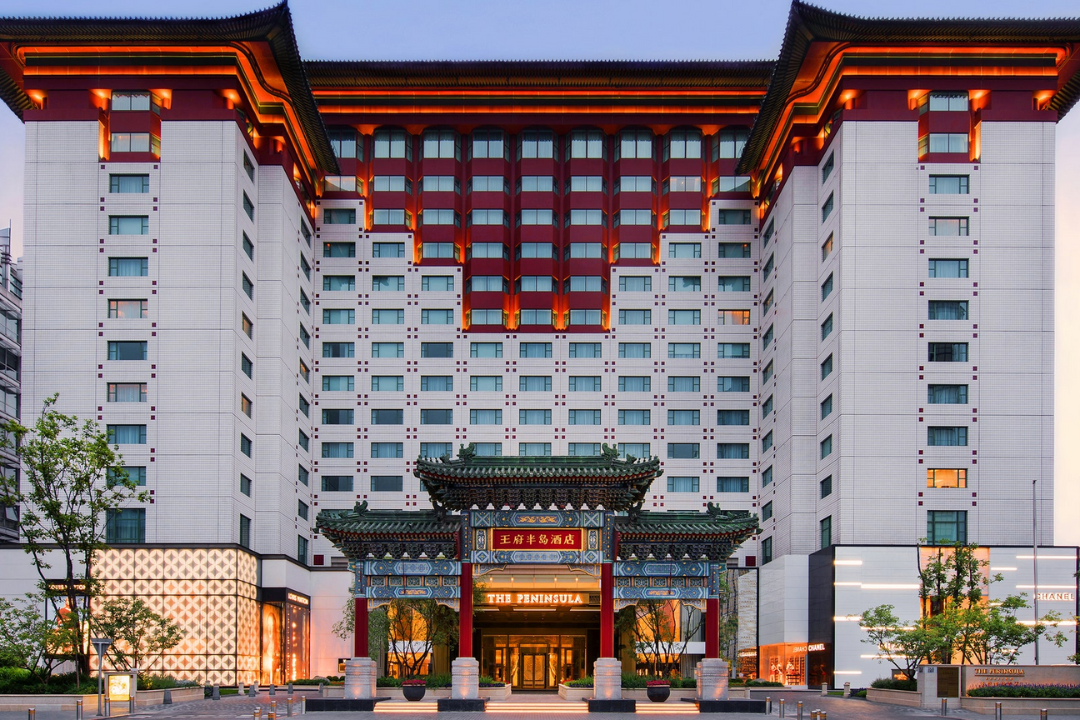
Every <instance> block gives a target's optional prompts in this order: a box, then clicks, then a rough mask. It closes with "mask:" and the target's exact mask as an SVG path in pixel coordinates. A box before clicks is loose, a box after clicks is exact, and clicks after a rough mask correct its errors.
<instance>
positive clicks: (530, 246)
mask: <svg viewBox="0 0 1080 720" xmlns="http://www.w3.org/2000/svg"><path fill="white" fill-rule="evenodd" d="M516 257H517V259H518V260H520V259H521V258H529V259H531V258H540V259H542V260H557V259H558V257H559V256H558V254H557V253H556V252H555V246H554V245H552V244H551V243H521V244H520V245H518V249H517V253H516Z"/></svg>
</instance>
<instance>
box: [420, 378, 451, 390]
mask: <svg viewBox="0 0 1080 720" xmlns="http://www.w3.org/2000/svg"><path fill="white" fill-rule="evenodd" d="M420 391H421V392H453V391H454V376H453V375H422V376H421V377H420Z"/></svg>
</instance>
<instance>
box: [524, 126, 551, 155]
mask: <svg viewBox="0 0 1080 720" xmlns="http://www.w3.org/2000/svg"><path fill="white" fill-rule="evenodd" d="M518 156H519V157H521V158H554V157H555V135H554V134H553V133H552V132H551V131H550V130H526V131H525V132H523V133H521V135H520V136H519V140H518Z"/></svg>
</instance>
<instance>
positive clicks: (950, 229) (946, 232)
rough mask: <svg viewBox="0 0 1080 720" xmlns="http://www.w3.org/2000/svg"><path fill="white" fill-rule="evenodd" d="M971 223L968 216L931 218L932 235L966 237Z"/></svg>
mask: <svg viewBox="0 0 1080 720" xmlns="http://www.w3.org/2000/svg"><path fill="white" fill-rule="evenodd" d="M968 230H969V224H968V218H966V217H932V218H930V235H931V236H939V237H966V236H967V235H968Z"/></svg>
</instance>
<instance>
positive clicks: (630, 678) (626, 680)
mask: <svg viewBox="0 0 1080 720" xmlns="http://www.w3.org/2000/svg"><path fill="white" fill-rule="evenodd" d="M648 681H649V678H647V677H645V676H644V675H638V674H637V673H628V672H624V673H623V674H622V686H623V687H624V688H643V687H646V685H645V683H647V682H648Z"/></svg>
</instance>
